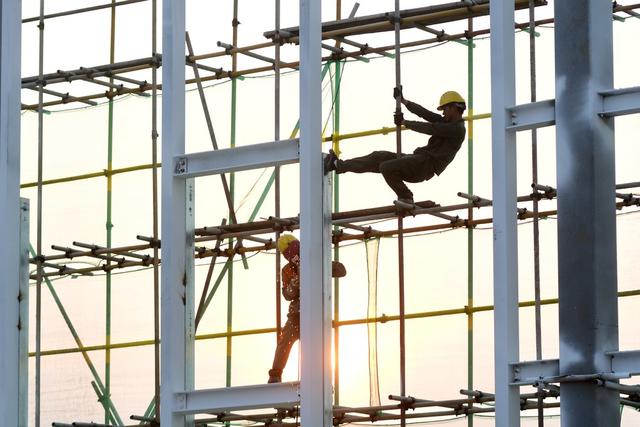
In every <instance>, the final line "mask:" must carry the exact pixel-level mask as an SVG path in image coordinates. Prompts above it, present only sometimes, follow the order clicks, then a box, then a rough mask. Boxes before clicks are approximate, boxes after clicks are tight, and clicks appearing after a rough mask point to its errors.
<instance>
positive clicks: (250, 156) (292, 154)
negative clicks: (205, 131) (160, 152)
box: [173, 139, 299, 178]
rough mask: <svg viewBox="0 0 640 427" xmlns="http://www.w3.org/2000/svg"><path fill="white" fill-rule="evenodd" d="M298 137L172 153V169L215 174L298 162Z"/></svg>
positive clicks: (191, 174) (181, 174) (188, 175)
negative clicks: (190, 152) (224, 147)
mask: <svg viewBox="0 0 640 427" xmlns="http://www.w3.org/2000/svg"><path fill="white" fill-rule="evenodd" d="M298 158H299V153H298V141H297V140H295V139H289V140H284V141H276V142H266V143H262V144H254V145H244V146H241V147H235V148H226V149H222V150H216V151H204V152H200V153H192V154H186V155H181V156H176V158H175V160H174V165H173V173H174V175H176V176H179V177H182V178H191V177H196V176H205V175H216V174H220V173H226V172H232V171H233V172H237V171H242V170H248V169H257V168H264V167H268V166H281V165H286V164H289V163H296V162H298Z"/></svg>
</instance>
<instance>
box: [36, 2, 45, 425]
mask: <svg viewBox="0 0 640 427" xmlns="http://www.w3.org/2000/svg"><path fill="white" fill-rule="evenodd" d="M43 16H44V0H40V17H39V22H38V37H39V38H38V77H39V79H38V82H39V85H38V204H37V213H36V215H37V219H36V247H37V249H36V251H37V252H36V253H37V255H36V259H37V260H38V261H37V264H36V268H37V272H36V363H35V365H36V366H35V417H34V418H35V426H36V427H40V416H41V414H40V410H41V394H42V390H41V385H42V370H41V360H40V359H41V357H40V350H41V346H42V279H43V265H42V261H43V260H42V168H43V155H44V153H43V151H44V150H43V139H44V137H43V133H44V131H43V126H44V110H43V106H42V104H43V97H44V92H43V87H44V84H43V83H42V80H43V75H44V71H43V70H44V19H43Z"/></svg>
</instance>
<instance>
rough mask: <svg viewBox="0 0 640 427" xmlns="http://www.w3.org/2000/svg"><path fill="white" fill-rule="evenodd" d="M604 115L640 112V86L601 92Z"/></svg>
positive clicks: (612, 115) (602, 114) (601, 114)
mask: <svg viewBox="0 0 640 427" xmlns="http://www.w3.org/2000/svg"><path fill="white" fill-rule="evenodd" d="M600 95H602V113H600V116H602V117H614V116H623V115H625V114H634V113H640V86H635V87H629V88H625V89H615V90H610V91H606V92H600Z"/></svg>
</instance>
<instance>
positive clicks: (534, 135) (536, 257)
mask: <svg viewBox="0 0 640 427" xmlns="http://www.w3.org/2000/svg"><path fill="white" fill-rule="evenodd" d="M535 22H536V17H535V5H534V3H533V0H529V28H528V32H529V71H530V80H529V84H530V90H531V96H530V100H531V102H536V101H537V94H536V42H535V40H536V37H535V29H536V24H535ZM531 182H532V186H534V187H535V186H536V185H537V184H538V131H537V129H535V128H533V129H531ZM532 203H533V285H534V298H535V310H534V312H535V335H536V360H542V316H541V307H540V224H539V222H540V218H539V216H538V211H539V209H538V199H537V198H534V199H533V201H532ZM538 391H542V385H540V386H539V387H538ZM537 406H538V408H537V410H538V411H537V412H538V427H544V404H543V399H542V398H541V397H538V403H537Z"/></svg>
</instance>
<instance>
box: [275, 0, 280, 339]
mask: <svg viewBox="0 0 640 427" xmlns="http://www.w3.org/2000/svg"><path fill="white" fill-rule="evenodd" d="M275 31H276V34H275V37H274V41H275V42H276V43H275V44H274V46H275V53H274V58H275V60H276V61H275V64H274V73H275V74H274V94H273V97H274V100H273V103H274V123H273V129H274V140H275V141H279V140H280V47H281V43H280V0H275ZM273 174H274V184H275V189H274V204H275V216H276V218H279V217H280V215H281V210H280V197H281V193H280V190H281V186H280V166H276V167H275V168H274V171H273ZM279 238H280V230H279V229H276V233H275V241H276V242H277V241H278V239H279ZM275 268H276V272H275V273H276V274H275V277H276V283H275V291H276V295H275V297H276V345H277V343H278V340H279V339H280V334H281V333H282V299H281V297H280V293H281V291H282V278H281V272H280V269H281V268H282V261H281V260H280V250H279V248H278V247H277V245H276V267H275Z"/></svg>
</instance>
